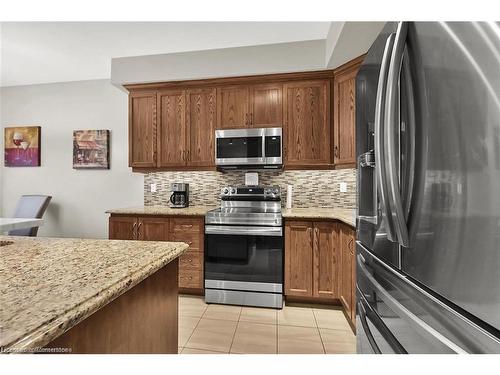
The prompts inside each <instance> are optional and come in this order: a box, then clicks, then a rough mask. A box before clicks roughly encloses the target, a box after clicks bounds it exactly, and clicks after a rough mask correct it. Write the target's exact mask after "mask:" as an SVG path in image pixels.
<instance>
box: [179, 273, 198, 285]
mask: <svg viewBox="0 0 500 375" xmlns="http://www.w3.org/2000/svg"><path fill="white" fill-rule="evenodd" d="M179 288H197V289H201V288H203V271H200V270H181V271H180V272H179Z"/></svg>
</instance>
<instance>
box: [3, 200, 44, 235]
mask: <svg viewBox="0 0 500 375" xmlns="http://www.w3.org/2000/svg"><path fill="white" fill-rule="evenodd" d="M51 199H52V197H51V196H50V195H22V196H21V199H19V202H18V203H17V207H16V212H15V213H14V217H15V218H29V219H41V218H42V216H43V214H44V212H45V210H46V209H47V206H48V205H49V203H50V200H51ZM37 233H38V227H33V228H24V229H16V230H11V231H10V232H9V236H29V237H36V235H37Z"/></svg>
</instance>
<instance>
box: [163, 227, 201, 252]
mask: <svg viewBox="0 0 500 375" xmlns="http://www.w3.org/2000/svg"><path fill="white" fill-rule="evenodd" d="M170 238H171V240H172V241H174V242H185V243H187V244H188V245H189V251H190V250H195V251H199V250H203V245H202V244H201V240H200V234H199V233H192V232H180V231H179V232H173V233H172V234H171V237H170Z"/></svg>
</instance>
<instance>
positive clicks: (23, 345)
mask: <svg viewBox="0 0 500 375" xmlns="http://www.w3.org/2000/svg"><path fill="white" fill-rule="evenodd" d="M168 243H169V244H177V246H179V251H178V253H177V255H176V256H174V257H172V256H171V254H169V255H167V256H164V257H161V258H159V259H157V260H156V261H154V262H152V263H150V264H149V265H147V266H145V267H143V268H141V269H139V270H137V271H136V272H134V273H132V274H131V275H129V276H128V277H126V278H123V279H122V280H120V281H119V282H117V283H116V284H114V285H113V286H111V287H109V288H108V289H106V290H104V291H102V292H100V293H98V294H97V295H95V296H93V297H91V298H89V299H87V300H85V301H84V302H82V303H81V304H79V305H76V306H74V307H73V308H72V309H70V310H68V311H67V312H66V313H64V314H63V315H61V316H59V317H57V318H56V319H55V320H53V321H51V322H49V323H48V324H45V325H42V326H40V327H38V328H37V329H35V330H34V331H32V332H31V333H29V334H28V335H27V336H25V337H23V338H22V339H20V340H17V341H14V342H11V343H9V344H7V345H5V346H4V347H3V349H4V350H5V351H6V352H8V349H9V348H15V349H16V350H19V349H21V350H22V349H28V348H42V347H44V346H45V345H47V344H48V343H50V342H51V341H53V340H54V339H56V338H57V337H59V336H60V335H62V334H63V333H65V332H66V331H68V330H70V329H71V328H73V327H74V326H76V325H77V324H78V323H80V322H82V321H83V320H85V319H86V318H88V317H89V316H91V315H92V314H94V313H95V312H96V311H98V310H100V309H101V308H103V307H104V306H106V305H107V304H109V303H110V302H112V301H113V300H115V299H116V298H118V297H120V296H121V295H122V294H124V293H126V292H128V291H129V290H130V289H132V288H133V287H134V286H136V285H137V284H139V283H140V282H142V281H143V280H145V279H146V278H148V277H149V276H151V275H152V274H154V273H155V272H157V271H158V270H159V269H161V268H162V267H164V266H166V265H167V264H169V263H170V262H172V261H174V260H175V259H177V258H179V256H180V255H182V254H183V253H184V252H185V251H186V250H187V249H188V248H189V245H188V244H186V243H184V242H168ZM173 251H175V250H173ZM75 310H77V311H75ZM14 353H15V351H14Z"/></svg>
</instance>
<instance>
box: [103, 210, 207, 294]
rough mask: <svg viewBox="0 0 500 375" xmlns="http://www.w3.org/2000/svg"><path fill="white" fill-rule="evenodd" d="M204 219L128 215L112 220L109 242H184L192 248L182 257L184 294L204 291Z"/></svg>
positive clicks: (181, 268) (110, 221) (181, 270)
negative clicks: (110, 240)
mask: <svg viewBox="0 0 500 375" xmlns="http://www.w3.org/2000/svg"><path fill="white" fill-rule="evenodd" d="M204 232H205V227H204V221H203V218H201V217H195V218H193V217H178V216H170V217H166V216H158V217H157V216H154V217H151V216H126V215H112V216H111V217H110V218H109V239H112V240H140V241H174V242H185V243H187V244H188V245H189V249H188V251H187V252H185V253H184V254H183V255H181V256H180V257H179V288H181V290H180V291H181V292H195V293H199V292H202V291H203V264H204V240H203V236H204Z"/></svg>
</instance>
